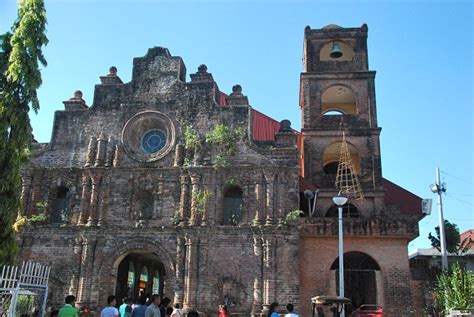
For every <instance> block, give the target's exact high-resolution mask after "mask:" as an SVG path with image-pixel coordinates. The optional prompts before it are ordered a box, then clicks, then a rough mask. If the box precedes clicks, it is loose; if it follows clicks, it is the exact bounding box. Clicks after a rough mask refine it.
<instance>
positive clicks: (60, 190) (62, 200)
mask: <svg viewBox="0 0 474 317" xmlns="http://www.w3.org/2000/svg"><path fill="white" fill-rule="evenodd" d="M70 196H71V195H70V191H69V188H68V187H66V186H64V185H60V186H58V187H56V190H55V196H54V198H53V208H52V210H51V223H52V224H64V223H67V222H68V219H69V213H70V210H69V209H70V207H69V201H70Z"/></svg>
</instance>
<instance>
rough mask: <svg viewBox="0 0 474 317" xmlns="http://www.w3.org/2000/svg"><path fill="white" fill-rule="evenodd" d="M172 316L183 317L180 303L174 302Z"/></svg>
mask: <svg viewBox="0 0 474 317" xmlns="http://www.w3.org/2000/svg"><path fill="white" fill-rule="evenodd" d="M171 317H183V312H182V311H181V309H179V304H174V309H173V312H172V313H171Z"/></svg>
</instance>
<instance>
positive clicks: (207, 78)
mask: <svg viewBox="0 0 474 317" xmlns="http://www.w3.org/2000/svg"><path fill="white" fill-rule="evenodd" d="M190 76H191V83H208V82H214V78H213V77H212V74H211V73H208V72H207V66H206V65H204V64H201V65H199V67H198V71H197V73H195V74H191V75H190Z"/></svg>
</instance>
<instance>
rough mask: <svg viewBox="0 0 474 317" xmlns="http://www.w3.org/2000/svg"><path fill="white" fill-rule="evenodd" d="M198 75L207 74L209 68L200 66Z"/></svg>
mask: <svg viewBox="0 0 474 317" xmlns="http://www.w3.org/2000/svg"><path fill="white" fill-rule="evenodd" d="M198 73H207V66H206V65H204V64H201V65H199V67H198Z"/></svg>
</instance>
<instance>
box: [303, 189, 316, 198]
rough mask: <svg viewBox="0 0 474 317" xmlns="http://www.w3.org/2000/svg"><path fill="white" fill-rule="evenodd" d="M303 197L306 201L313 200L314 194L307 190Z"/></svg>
mask: <svg viewBox="0 0 474 317" xmlns="http://www.w3.org/2000/svg"><path fill="white" fill-rule="evenodd" d="M303 195H304V198H306V199H313V197H314V193H313V192H312V191H310V190H308V189H307V190H305V191H304V192H303Z"/></svg>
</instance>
